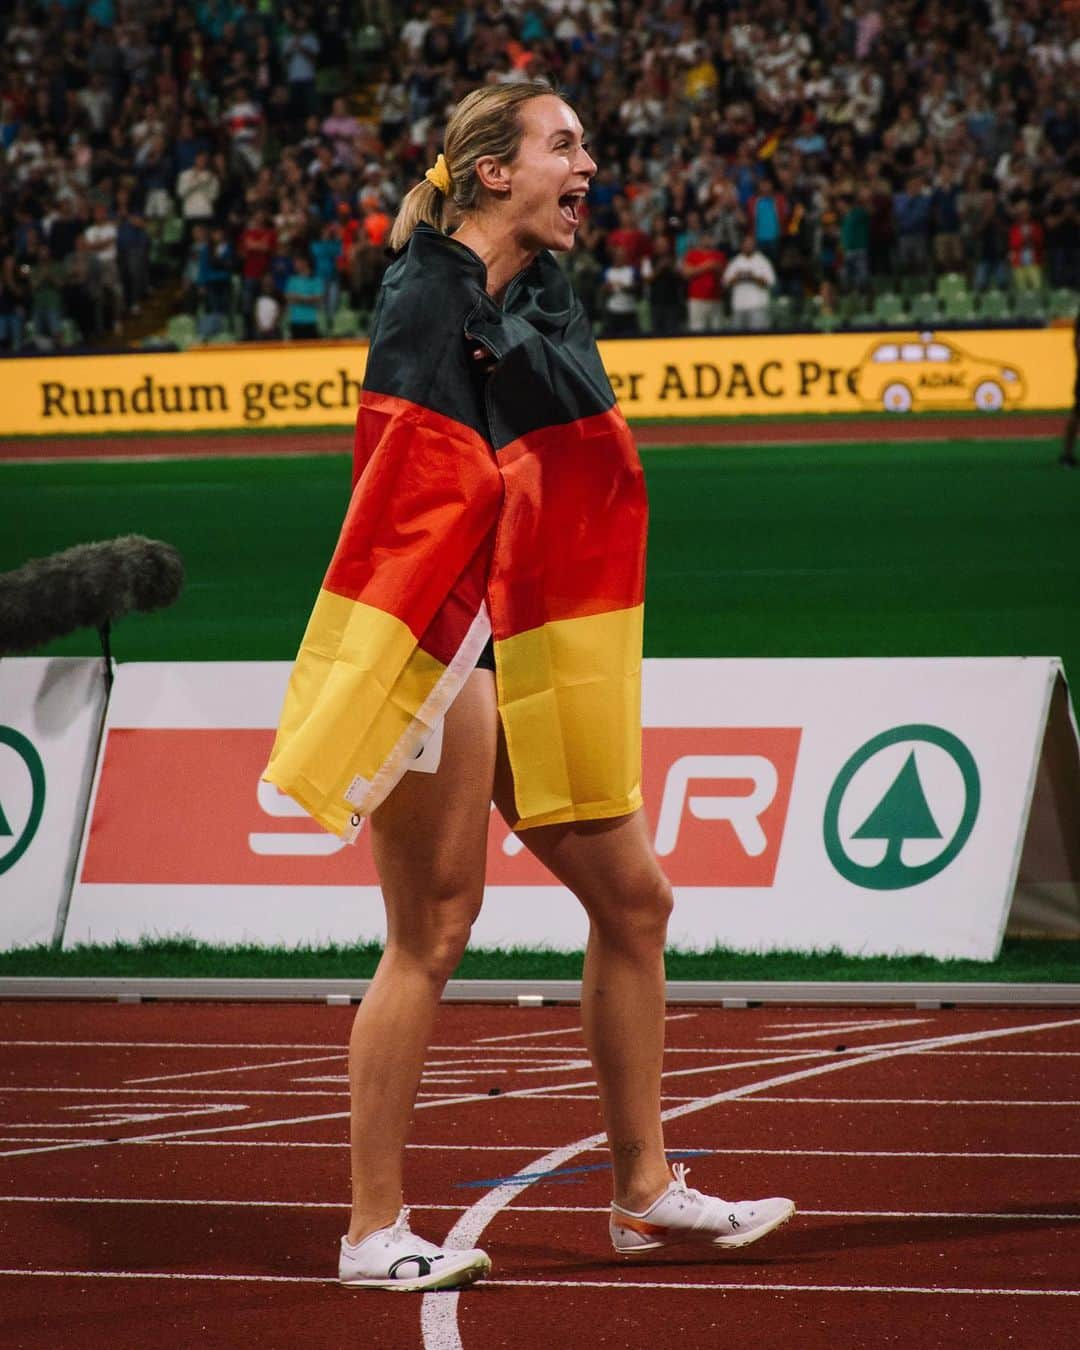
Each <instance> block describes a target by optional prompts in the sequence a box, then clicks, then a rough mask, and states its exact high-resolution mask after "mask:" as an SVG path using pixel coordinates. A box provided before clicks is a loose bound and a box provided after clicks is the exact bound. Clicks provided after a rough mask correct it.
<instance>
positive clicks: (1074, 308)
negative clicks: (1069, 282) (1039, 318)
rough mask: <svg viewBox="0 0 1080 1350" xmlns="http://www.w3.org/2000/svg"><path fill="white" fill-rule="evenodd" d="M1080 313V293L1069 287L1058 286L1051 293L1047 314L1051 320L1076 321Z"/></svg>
mask: <svg viewBox="0 0 1080 1350" xmlns="http://www.w3.org/2000/svg"><path fill="white" fill-rule="evenodd" d="M1078 311H1080V293H1078V292H1076V291H1074V290H1071V289H1070V288H1069V287H1068V286H1058V287H1056V288H1055V289H1054V290H1052V291H1051V292H1050V295H1049V298H1048V300H1047V304H1046V312H1047V313H1048V314H1049V316H1050V318H1051V319H1075V318H1076V317H1077V313H1078Z"/></svg>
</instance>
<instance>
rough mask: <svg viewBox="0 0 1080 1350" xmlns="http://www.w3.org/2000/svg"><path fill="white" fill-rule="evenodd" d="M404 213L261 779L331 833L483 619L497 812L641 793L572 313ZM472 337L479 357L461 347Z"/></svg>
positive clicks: (630, 579) (458, 677) (397, 750)
mask: <svg viewBox="0 0 1080 1350" xmlns="http://www.w3.org/2000/svg"><path fill="white" fill-rule="evenodd" d="M484 283H485V272H484V266H483V263H482V262H481V261H480V259H479V258H478V257H477V256H476V255H475V254H474V253H472V252H471V250H469V249H467V248H465V247H464V246H462V245H460V244H457V243H455V242H454V241H453V240H452V239H448V238H446V237H444V236H443V235H441V234H440V233H439V232H438V231H436V230H433V229H431V228H430V227H427V226H420V227H419V228H418V229H417V230H416V232H415V233H414V234H413V236H412V238H411V240H410V243H409V245H408V248H407V250H406V252H405V253H404V254H403V255H402V256H401V257H400V258H399V259H398V260H397V261H396V262H395V263H394V264H393V265H392V266H391V267H390V269H389V270H388V271H387V273H386V277H385V279H384V282H383V287H382V290H381V292H380V297H379V303H378V307H377V309H376V313H375V319H374V324H373V329H374V331H373V335H372V341H371V349H370V352H369V357H368V365H367V371H366V374H365V377H364V391H363V394H362V397H361V401H360V411H359V415H358V418H357V430H356V472H355V475H354V487H353V495H352V500H351V502H350V505H349V509H348V512H347V515H346V518H345V522H344V525H343V527H342V531H341V536H340V538H339V540H338V545H337V548H336V550H335V552H334V556H333V558H332V560H331V563H330V567H329V569H328V571H327V574H326V577H325V579H324V581H323V585H322V588H321V589H320V591H319V594H318V597H317V599H316V602H315V607H314V609H313V611H312V615H311V618H310V620H309V622H308V626H307V630H306V632H305V635H304V639H303V642H302V644H301V647H300V652H299V654H298V656H297V660H296V664H295V666H294V668H293V672H292V677H291V679H290V682H289V688H288V692H287V694H286V698H285V705H284V708H283V711H282V715H281V722H280V726H279V728H278V734H277V738H276V740H275V743H274V747H273V751H272V753H271V758H270V763H269V765H268V767H267V770H266V773H265V777H266V778H267V779H268V780H269V781H270V782H272V783H275V784H276V785H277V786H278V787H279V788H280V789H281V790H282V791H283V792H286V793H288V794H289V796H291V797H293V798H294V799H295V800H296V801H297V802H299V803H300V804H301V805H302V806H303V807H304V808H305V810H307V811H308V812H309V813H310V814H311V815H312V816H314V817H315V818H316V819H317V820H318V821H319V822H320V823H321V824H323V825H324V826H325V827H326V828H327V829H329V830H332V831H333V832H334V833H335V834H340V835H342V836H343V837H344V838H351V837H353V836H354V835H355V833H356V830H357V829H358V828H359V825H360V822H361V818H362V817H363V816H364V815H367V814H369V813H370V812H371V811H373V810H374V809H375V807H376V806H378V805H379V803H380V802H381V801H383V800H384V799H385V797H386V796H387V794H388V793H389V792H390V790H391V789H392V788H393V787H394V785H395V784H396V783H397V782H398V781H399V780H400V778H401V776H402V774H403V773H404V772H405V771H406V770H407V769H408V767H409V764H410V762H411V761H412V760H413V759H414V758H415V757H416V755H417V754H418V753H419V752H420V750H421V749H422V747H423V745H424V743H425V741H426V740H427V738H428V737H429V736H430V734H431V732H432V730H434V729H435V728H436V727H437V726H438V724H439V722H440V721H441V719H442V717H443V716H444V715H445V712H446V710H447V708H448V707H449V706H450V704H451V703H452V702H453V700H454V698H455V696H456V695H457V693H458V691H459V690H460V688H461V686H462V684H463V683H464V681H465V679H466V678H467V677H468V675H469V674H470V673H471V671H472V670H473V668H474V667H475V664H476V658H477V656H478V655H479V653H480V651H481V649H482V648H483V646H484V645H485V643H486V642H487V640H488V638H489V636H492V637H493V638H494V646H495V665H496V688H497V695H498V706H499V715H500V718H501V721H502V726H503V731H504V734H505V737H506V744H507V750H508V754H509V759H510V766H511V769H512V772H513V779H514V796H515V802H516V806H517V811H518V820H517V822H516V824H517V826H518V827H519V828H526V827H528V826H533V825H543V824H554V823H557V822H563V821H571V820H592V819H600V818H603V817H607V816H618V815H624V814H626V813H628V812H630V811H633V810H635V809H636V808H637V807H638V806H640V804H641V793H640V763H641V719H640V683H641V635H642V602H643V597H644V562H645V529H646V516H647V507H646V499H645V487H644V479H643V475H642V472H641V466H640V463H639V461H638V457H637V453H636V450H635V448H634V443H633V439H632V437H631V435H630V432H629V429H628V427H627V425H626V422H625V421H624V419H623V417H622V414H621V413H620V412H619V410H618V408H617V407H616V405H615V397H614V394H613V393H612V390H611V385H610V383H609V381H608V379H607V376H606V374H605V373H604V369H603V366H602V364H601V362H600V356H599V353H598V352H597V350H596V344H595V342H594V341H593V336H592V330H591V326H590V324H589V321H588V318H587V316H586V314H585V312H584V310H583V309H582V307H581V305H580V303H579V302H578V301H577V300H576V298H575V297H574V295H573V292H572V291H571V289H570V287H569V285H568V283H567V282H566V280H565V278H564V277H563V274H562V272H561V271H560V269H559V267H558V265H557V264H556V263H555V261H554V259H553V258H552V257H551V256H550V255H549V254H541V255H540V257H539V258H537V260H536V261H535V262H534V263H533V265H532V266H531V267H530V268H528V269H527V270H526V271H525V272H524V273H522V274H521V275H520V276H519V277H517V278H515V280H514V281H513V282H512V283H511V285H510V287H509V289H508V291H507V294H506V298H505V302H504V305H503V307H502V308H499V306H497V305H495V304H494V303H493V302H492V301H491V300H490V298H489V297H488V296H487V295H486V293H485V290H484ZM477 346H482V347H484V348H486V349H487V351H488V352H489V353H490V357H491V361H490V363H489V366H488V369H487V371H486V372H484V373H482V372H480V371H479V370H478V369H477V368H476V367H477V363H476V362H475V360H474V359H473V358H472V357H471V356H470V351H471V350H472V349H474V348H476V347H477Z"/></svg>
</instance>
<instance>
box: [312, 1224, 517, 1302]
mask: <svg viewBox="0 0 1080 1350" xmlns="http://www.w3.org/2000/svg"><path fill="white" fill-rule="evenodd" d="M490 1269H491V1258H490V1257H489V1256H488V1254H487V1252H482V1251H481V1250H480V1249H479V1248H478V1247H472V1248H469V1249H467V1250H456V1249H454V1248H452V1247H436V1245H435V1243H434V1242H427V1241H425V1239H424V1238H421V1237H417V1236H416V1235H415V1234H414V1233H412V1232H411V1231H410V1229H409V1211H408V1210H407V1209H403V1210H402V1211H401V1213H400V1214H399V1215H398V1216H397V1218H396V1219H395V1221H394V1222H393V1224H391V1226H390V1227H389V1228H380V1229H378V1230H377V1231H376V1232H374V1233H369V1234H368V1236H367V1237H366V1238H364V1239H363V1241H361V1242H357V1243H355V1244H354V1243H351V1242H348V1241H346V1239H345V1238H342V1239H341V1257H340V1259H339V1261H338V1281H339V1282H340V1283H341V1284H343V1285H345V1286H346V1287H347V1288H349V1289H394V1290H398V1291H400V1292H402V1293H408V1292H410V1291H415V1290H417V1289H458V1288H460V1287H461V1286H462V1285H466V1284H472V1283H473V1282H474V1281H476V1280H479V1279H482V1278H483V1277H484V1276H485V1275H486V1274H487V1273H488V1271H489V1270H490Z"/></svg>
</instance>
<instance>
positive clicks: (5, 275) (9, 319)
mask: <svg viewBox="0 0 1080 1350" xmlns="http://www.w3.org/2000/svg"><path fill="white" fill-rule="evenodd" d="M26 275H27V274H26V272H20V268H19V266H18V264H17V263H16V261H15V252H14V250H13V249H12V247H11V243H10V240H8V239H5V238H2V237H0V350H3V349H4V348H5V347H6V348H7V349H8V350H9V351H16V352H17V351H18V350H19V348H20V347H21V346H22V341H23V331H24V328H25V326H26V305H27V285H26Z"/></svg>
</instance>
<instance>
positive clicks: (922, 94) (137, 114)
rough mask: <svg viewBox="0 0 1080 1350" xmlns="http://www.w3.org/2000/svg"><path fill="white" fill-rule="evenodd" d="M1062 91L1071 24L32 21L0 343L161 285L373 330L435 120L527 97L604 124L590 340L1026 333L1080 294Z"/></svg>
mask: <svg viewBox="0 0 1080 1350" xmlns="http://www.w3.org/2000/svg"><path fill="white" fill-rule="evenodd" d="M360 38H362V39H363V40H362V41H360V40H359V39H360ZM1078 75H1080V4H1077V3H1075V2H1072V3H1064V4H1063V3H1061V0H756V3H754V4H749V3H745V4H744V3H738V0H460V3H458V4H453V5H447V6H446V7H445V8H437V7H433V6H430V5H428V4H426V3H422V2H421V0H416V3H413V4H412V5H411V7H410V8H409V9H408V11H407V13H406V12H404V11H403V10H402V9H401V7H400V6H397V5H394V4H391V3H389V2H388V0H383V2H382V3H380V0H369V2H368V3H362V2H361V0H352V2H351V3H350V0H323V3H321V4H319V5H318V6H315V5H313V4H312V5H309V4H305V3H302V2H301V0H296V2H295V3H292V4H284V5H283V4H277V3H271V0H21V3H17V4H16V5H15V6H14V8H13V10H11V11H9V13H8V17H7V20H6V27H5V29H4V31H3V39H2V49H0V350H9V351H10V350H19V349H20V348H22V347H23V346H24V345H25V344H28V343H32V344H33V345H34V346H36V347H37V348H41V347H48V345H49V344H53V343H66V344H71V343H77V342H95V341H98V342H101V341H108V340H113V341H116V340H118V339H119V338H121V337H122V336H123V333H124V331H125V325H126V324H127V323H128V321H129V320H131V319H132V318H134V317H136V316H138V314H139V312H140V308H141V307H142V306H143V305H145V304H146V302H147V299H148V296H149V295H150V293H151V291H152V289H153V288H155V287H160V286H167V285H169V284H170V282H171V281H175V278H177V277H179V278H180V279H181V281H182V290H181V292H180V294H181V300H180V303H181V304H182V306H183V307H184V308H185V309H186V310H187V312H188V313H189V314H191V315H192V316H193V321H194V324H195V326H196V331H197V333H198V334H199V335H200V336H202V337H203V338H212V337H214V336H224V337H229V336H231V335H233V334H234V333H235V334H236V335H239V336H244V337H247V338H254V339H259V340H272V339H275V338H279V337H285V336H291V337H308V336H316V335H319V334H324V333H328V332H334V333H339V334H347V333H352V332H355V331H358V329H359V326H360V325H361V324H362V320H363V315H364V314H365V313H366V312H368V311H370V309H371V308H372V306H373V303H374V297H375V293H376V291H377V288H378V284H379V279H380V277H381V274H382V271H383V270H384V269H385V266H386V263H387V258H386V254H385V239H386V235H387V232H388V229H389V226H390V223H391V221H392V218H393V214H394V211H395V209H396V207H397V204H398V202H399V201H400V199H401V196H402V195H403V193H404V192H405V191H407V190H408V188H409V186H410V185H411V184H412V183H413V182H414V181H416V179H417V178H418V176H419V175H420V174H421V173H422V172H423V170H424V169H425V168H426V167H427V166H428V165H429V164H430V163H432V162H433V160H434V158H435V155H436V153H437V152H438V150H439V148H440V147H441V140H442V130H443V127H444V126H445V122H446V118H447V115H448V110H449V109H450V108H452V106H453V105H454V103H455V101H456V100H457V99H459V98H460V97H461V95H462V94H463V93H464V92H465V91H467V90H468V89H469V88H470V87H472V86H474V85H476V84H477V83H480V82H484V81H488V82H491V81H513V80H523V79H531V78H543V79H547V80H550V81H551V82H552V83H553V84H554V85H555V86H556V87H557V88H558V89H559V90H560V91H561V92H563V93H564V94H565V96H566V97H567V98H568V100H569V101H570V102H571V103H572V104H573V105H574V106H575V108H576V109H577V110H578V112H579V114H580V116H581V118H582V121H583V123H584V124H585V126H586V127H587V129H588V131H589V136H590V148H591V151H592V154H593V156H594V158H595V159H596V161H597V163H598V165H599V170H598V173H597V176H596V179H595V182H594V184H593V187H592V190H591V193H590V197H589V204H588V212H587V216H586V218H585V220H584V223H583V225H582V227H581V229H580V230H579V236H578V238H579V243H578V247H577V248H576V249H575V251H574V252H573V253H572V254H570V255H567V257H566V259H565V265H566V266H567V267H568V268H569V270H570V271H571V273H572V275H573V279H574V282H575V284H576V286H577V289H578V291H579V293H580V294H581V296H582V298H583V300H584V301H585V303H586V305H587V306H588V308H589V309H590V312H591V313H592V314H593V317H594V318H595V320H596V322H597V324H598V326H600V327H602V329H603V331H604V332H605V333H607V334H608V335H611V336H619V335H633V334H636V333H638V332H639V331H641V325H642V320H643V319H645V321H646V322H647V324H648V326H649V327H650V328H651V330H652V331H653V332H657V333H661V334H670V333H675V332H680V331H684V330H686V329H689V330H690V331H695V332H697V331H709V330H715V329H717V328H720V327H722V326H724V327H736V328H747V329H753V328H759V327H763V326H765V325H767V324H768V323H769V322H770V321H775V320H776V317H777V315H778V314H779V315H781V316H783V317H784V318H787V319H788V320H789V321H790V320H792V319H793V318H794V319H795V320H796V321H797V320H798V319H799V316H800V315H802V318H803V321H804V322H805V321H807V320H808V319H809V317H810V316H814V317H815V318H819V317H821V316H826V317H828V316H829V315H830V314H834V315H838V316H840V317H843V316H844V315H846V314H849V313H852V312H853V308H852V307H854V306H857V305H860V304H864V303H865V302H866V299H867V297H870V296H872V295H874V294H875V293H878V292H881V291H883V290H895V291H903V292H904V294H911V293H912V291H913V290H914V289H923V290H927V289H932V288H933V286H934V284H935V280H936V278H938V277H939V276H941V275H945V274H948V275H955V274H959V275H960V276H961V277H962V278H963V281H964V284H965V285H966V286H967V287H970V289H971V291H972V292H973V293H974V294H975V295H976V296H978V295H979V294H980V293H981V294H985V295H988V296H989V295H994V296H998V297H1001V296H1002V295H1007V296H1009V297H1010V298H1015V297H1017V296H1021V295H1028V296H1029V297H1032V298H1033V299H1034V305H1031V304H1029V306H1028V309H1027V311H1026V312H1027V313H1028V314H1029V315H1031V316H1037V315H1038V314H1039V313H1040V310H1039V300H1038V297H1042V296H1045V295H1046V294H1048V292H1049V291H1050V290H1051V289H1057V290H1059V291H1060V290H1068V289H1078V288H1080V254H1078V242H1077V241H1078V230H1077V224H1078V200H1077V198H1078V189H1080V137H1078V109H1077V102H1076V90H1077V88H1078ZM845 305H847V306H849V308H847V309H845ZM993 312H994V311H992V309H991V307H990V306H989V305H987V309H986V313H987V315H991V314H992V313H993ZM997 312H998V313H999V315H1000V316H1001V317H1004V315H1005V313H1006V312H1007V311H1006V309H1003V308H1001V305H1000V301H999V308H998V311H997Z"/></svg>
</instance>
